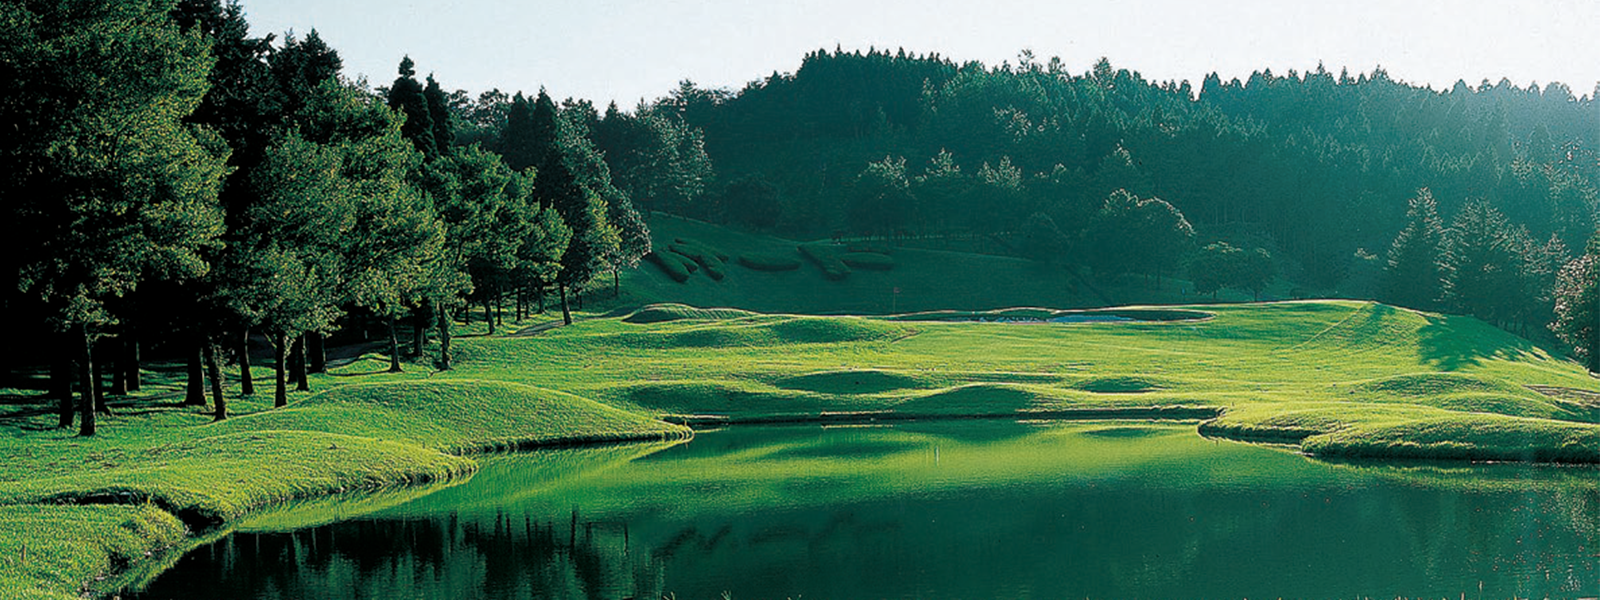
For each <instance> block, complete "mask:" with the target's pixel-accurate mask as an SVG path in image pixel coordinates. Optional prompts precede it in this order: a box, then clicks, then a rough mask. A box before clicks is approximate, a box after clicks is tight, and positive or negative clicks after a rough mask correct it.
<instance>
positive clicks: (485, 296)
mask: <svg viewBox="0 0 1600 600" xmlns="http://www.w3.org/2000/svg"><path fill="white" fill-rule="evenodd" d="M489 296H490V294H489V290H487V289H486V290H484V291H483V320H485V321H488V322H489V335H494V313H492V312H490V311H489V304H490V302H489ZM469 312H470V311H469Z"/></svg>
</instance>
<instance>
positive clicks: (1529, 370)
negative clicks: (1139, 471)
mask: <svg viewBox="0 0 1600 600" xmlns="http://www.w3.org/2000/svg"><path fill="white" fill-rule="evenodd" d="M1114 312H1116V313H1117V314H1119V315H1124V316H1141V315H1143V316H1153V317H1158V318H1173V317H1182V318H1184V319H1186V320H1174V321H1151V322H1124V323H1074V324H1007V323H983V322H949V321H942V320H939V319H943V318H946V317H948V315H947V314H943V313H941V314H935V315H929V317H930V318H934V319H935V320H932V321H919V320H909V319H914V317H909V316H908V317H906V318H902V319H895V320H873V319H862V318H856V317H837V318H821V317H801V316H792V315H751V314H749V313H744V312H738V311H699V310H697V309H691V308H686V307H683V306H681V305H678V306H666V307H647V308H646V309H644V310H642V311H640V313H639V314H640V315H649V318H640V319H632V320H634V321H639V322H629V321H630V319H616V320H594V321H589V322H585V323H581V324H579V325H576V326H573V327H569V328H564V329H562V330H558V331H554V332H551V333H549V334H547V335H545V336H541V337H539V338H534V339H528V340H515V341H511V340H497V339H480V340H474V341H472V342H470V343H466V344H463V346H462V356H463V357H464V358H465V360H464V361H463V366H462V368H461V369H459V370H458V371H456V372H453V373H451V374H449V375H447V376H448V377H474V378H482V379H505V380H521V381H526V382H530V383H532V382H538V383H539V384H540V385H547V386H549V387H553V388H556V389H562V390H568V391H572V392H573V393H576V394H578V395H580V396H584V397H589V398H594V399H596V400H600V401H603V402H607V403H610V404H613V405H615V406H618V407H621V408H624V409H628V410H634V411H640V412H644V413H647V414H653V415H661V416H668V415H695V416H699V417H715V418H719V419H723V420H729V421H739V420H752V421H763V420H772V419H779V418H800V419H803V418H824V417H828V416H832V415H838V414H855V415H861V416H863V417H867V416H871V415H873V414H879V415H883V414H888V415H890V416H898V417H904V416H917V415H920V416H940V415H943V416H954V415H980V414H981V415H1005V414H1009V415H1015V416H1030V415H1040V414H1044V415H1050V416H1062V415H1070V414H1073V412H1074V411H1082V412H1083V413H1085V414H1090V415H1093V414H1101V413H1100V412H1099V411H1105V410H1115V409H1146V408H1153V407H1185V408H1187V409H1210V410H1211V411H1213V413H1218V414H1221V415H1222V416H1221V417H1220V418H1218V419H1216V420H1215V421H1213V422H1208V423H1206V424H1205V425H1204V427H1203V428H1202V430H1203V432H1204V433H1206V434H1208V435H1217V436H1223V437H1234V438H1239V439H1250V440H1263V441H1281V442H1291V443H1301V442H1302V441H1304V445H1303V448H1304V449H1305V450H1306V451H1308V452H1312V453H1317V454H1324V455H1328V456H1385V455H1392V456H1396V457H1405V458H1423V457H1438V458H1489V459H1523V458H1527V459H1534V460H1558V461H1568V462H1592V461H1597V460H1600V447H1597V446H1594V445H1593V444H1592V443H1591V442H1590V441H1589V437H1587V436H1590V435H1593V434H1595V433H1596V432H1600V428H1596V427H1595V426H1594V425H1592V423H1594V422H1596V421H1597V420H1600V418H1597V417H1600V413H1597V408H1600V407H1594V406H1589V405H1586V404H1584V403H1583V402H1581V401H1579V400H1574V399H1573V398H1571V397H1555V396H1550V395H1545V394H1542V393H1539V392H1537V391H1534V390H1533V389H1530V388H1529V387H1527V386H1529V385H1548V386H1557V387H1564V388H1573V389H1582V390H1592V389H1594V388H1595V387H1596V386H1595V385H1594V382H1593V380H1592V379H1591V378H1590V377H1588V376H1587V375H1586V374H1585V373H1584V372H1583V371H1582V369H1581V368H1579V367H1578V366H1577V365H1575V364H1574V363H1572V362H1570V361H1566V360H1562V359H1558V358H1555V357H1551V356H1550V355H1548V354H1547V353H1546V352H1545V351H1544V350H1542V349H1540V348H1538V347H1536V346H1534V345H1532V344H1530V343H1528V342H1526V341H1525V340H1522V339H1520V338H1517V337H1515V336H1512V335H1510V334H1507V333H1505V332H1503V331H1500V330H1498V329H1495V328H1493V327H1489V326H1486V325H1484V324H1483V323H1482V322H1480V321H1477V320H1475V319H1471V318H1462V317H1447V316H1440V315H1434V314H1428V313H1419V312H1414V311H1409V310H1404V309H1396V308H1393V307H1389V306H1385V305H1380V304H1374V303H1367V302H1347V301H1328V302H1286V303H1273V304H1260V305H1216V306H1196V307H1186V308H1181V309H1173V308H1162V309H1146V308H1137V307H1135V308H1131V309H1125V310H1118V311H1114ZM1056 314H1060V313H1059V312H1057V311H1052V310H1049V309H1018V310H1010V311H995V312H994V313H992V316H1008V317H1017V318H1030V317H1032V318H1042V317H1047V316H1050V315H1056ZM1199 317H1204V318H1199ZM596 356H604V357H606V360H605V361H604V362H602V363H598V364H597V363H596V362H595V361H594V360H593V359H592V357H596ZM1178 414H1181V415H1193V414H1195V413H1194V412H1192V411H1191V412H1179V413H1178ZM1447 424H1453V425H1451V426H1446V425H1447ZM1411 438H1415V439H1411Z"/></svg>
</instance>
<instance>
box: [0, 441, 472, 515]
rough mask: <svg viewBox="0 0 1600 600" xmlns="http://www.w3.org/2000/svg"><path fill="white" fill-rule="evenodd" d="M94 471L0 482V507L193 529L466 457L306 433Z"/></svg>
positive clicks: (424, 472) (155, 451) (172, 447)
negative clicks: (127, 508) (81, 509)
mask: <svg viewBox="0 0 1600 600" xmlns="http://www.w3.org/2000/svg"><path fill="white" fill-rule="evenodd" d="M130 458H132V459H134V460H135V462H131V463H129V464H125V465H118V466H117V467H116V468H112V469H107V470H103V471H87V472H78V473H73V474H70V475H62V476H57V477H42V478H36V479H28V480H23V481H13V482H6V483H4V484H0V504H24V503H46V504H62V503H73V504H145V503H149V504H152V505H154V506H157V507H160V508H161V509H163V510H165V511H167V512H170V513H172V514H174V515H176V516H177V517H178V518H180V519H182V520H183V521H184V522H185V523H187V524H189V525H190V526H192V527H196V528H199V527H208V526H212V525H216V524H219V523H222V522H224V521H228V520H232V519H236V518H238V517H240V516H243V515H244V514H245V513H246V512H247V511H249V510H250V509H252V508H255V507H257V506H262V505H265V504H268V503H272V502H279V501H282V500H286V499H290V498H301V497H307V496H313V495H318V494H325V493H330V492H336V491H344V490H346V489H353V488H363V487H373V486H379V485H390V484H395V483H405V482H411V481H430V480H435V479H446V478H450V477H455V476H458V475H462V474H465V473H469V472H471V471H472V470H473V469H474V468H475V466H474V465H473V463H472V461H470V460H467V459H465V458H460V457H455V456H449V455H446V454H441V453H439V452H437V451H434V450H429V449H427V448H422V447H419V446H416V445H412V444H403V443H398V442H391V441H384V440H377V439H371V438H364V437H353V436H348V435H338V434H329V433H319V432H311V431H255V432H249V433H227V434H222V435H216V436H211V437H201V438H198V439H193V440H190V441H183V442H173V443H168V444H162V445H158V446H154V447H151V448H148V449H144V450H141V451H139V452H137V453H136V454H135V456H133V457H130Z"/></svg>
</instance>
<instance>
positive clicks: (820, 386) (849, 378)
mask: <svg viewBox="0 0 1600 600" xmlns="http://www.w3.org/2000/svg"><path fill="white" fill-rule="evenodd" d="M773 385H776V386H778V387H780V388H784V389H790V390H803V391H807V392H817V393H822V394H879V393H883V392H891V391H897V390H907V389H917V388H922V387H928V386H929V382H928V381H927V379H926V378H922V377H915V376H912V375H908V374H905V373H897V372H893V371H883V370H878V369H860V370H849V371H823V372H820V373H806V374H804V375H796V376H793V377H785V378H783V379H780V380H778V381H776V382H774V383H773Z"/></svg>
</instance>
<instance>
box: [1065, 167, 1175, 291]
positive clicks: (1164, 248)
mask: <svg viewBox="0 0 1600 600" xmlns="http://www.w3.org/2000/svg"><path fill="white" fill-rule="evenodd" d="M1090 239H1091V247H1092V252H1091V253H1090V256H1091V257H1093V263H1092V264H1093V266H1094V267H1095V269H1096V271H1097V272H1098V273H1101V274H1103V275H1115V274H1119V273H1135V272H1141V273H1145V274H1147V275H1153V276H1154V277H1155V279H1156V285H1157V286H1158V287H1159V286H1160V285H1161V274H1162V273H1164V272H1166V271H1167V270H1168V269H1171V268H1174V267H1176V266H1177V264H1178V259H1179V258H1181V257H1182V256H1183V255H1184V254H1185V253H1186V252H1187V251H1188V249H1189V248H1190V247H1191V244H1193V243H1194V227H1193V226H1191V225H1190V224H1189V220H1188V219H1186V218H1184V216H1183V213H1182V212H1180V211H1179V210H1178V209H1177V207H1174V206H1172V205H1171V204H1168V203H1167V202H1166V201H1164V200H1161V199H1160V198H1143V199H1141V198H1139V197H1137V196H1135V195H1133V194H1130V193H1128V191H1127V190H1117V191H1114V192H1112V193H1111V195H1110V196H1108V197H1107V198H1106V202H1105V205H1104V206H1102V207H1101V209H1100V212H1099V213H1098V214H1097V215H1095V219H1094V224H1093V225H1092V226H1091V232H1090Z"/></svg>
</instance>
